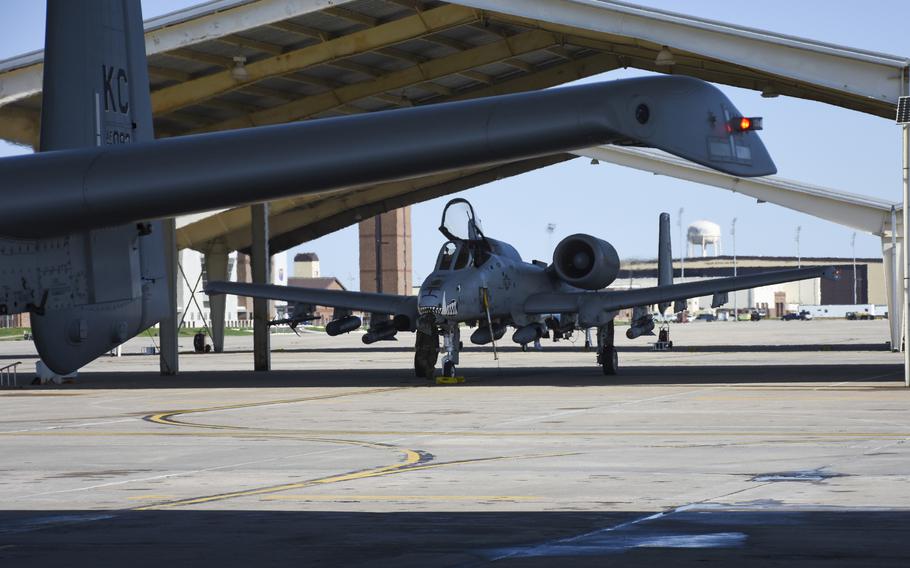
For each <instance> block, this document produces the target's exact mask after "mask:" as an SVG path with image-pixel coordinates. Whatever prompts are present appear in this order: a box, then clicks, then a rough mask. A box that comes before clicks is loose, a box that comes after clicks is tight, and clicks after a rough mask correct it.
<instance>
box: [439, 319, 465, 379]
mask: <svg viewBox="0 0 910 568" xmlns="http://www.w3.org/2000/svg"><path fill="white" fill-rule="evenodd" d="M460 348H461V332H460V331H459V329H458V324H457V323H456V324H453V325H450V326H448V327H447V328H446V329H445V331H444V332H443V335H442V349H443V355H442V374H443V375H444V376H446V377H454V376H455V366H456V365H458V351H459V349H460Z"/></svg>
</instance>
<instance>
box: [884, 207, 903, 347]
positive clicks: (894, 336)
mask: <svg viewBox="0 0 910 568" xmlns="http://www.w3.org/2000/svg"><path fill="white" fill-rule="evenodd" d="M895 225H896V223H895ZM892 226H894V225H892ZM902 250H903V239H900V238H892V234H891V231H889V232H888V233H886V234H885V235H883V236H882V261H883V263H884V268H885V291H886V293H887V295H888V328H889V331H890V336H891V351H894V352H897V351H900V350H901V339H902V336H901V334H902V332H903V328H902V326H901V323H902V322H903V311H904V310H903V302H902V301H901V295H902V293H903V285H904V266H903V263H902V262H901V259H902V258H903V256H902V255H901V251H902Z"/></svg>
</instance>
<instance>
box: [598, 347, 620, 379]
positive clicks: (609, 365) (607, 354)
mask: <svg viewBox="0 0 910 568" xmlns="http://www.w3.org/2000/svg"><path fill="white" fill-rule="evenodd" d="M601 360H602V362H603V363H602V366H603V370H604V374H605V375H615V374H616V372H617V371H618V370H619V356H618V355H617V354H616V349H608V350H606V351H604V354H603V355H602V356H601Z"/></svg>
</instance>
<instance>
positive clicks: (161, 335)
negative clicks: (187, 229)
mask: <svg viewBox="0 0 910 568" xmlns="http://www.w3.org/2000/svg"><path fill="white" fill-rule="evenodd" d="M161 227H162V229H163V230H164V258H165V265H166V266H167V270H166V272H167V275H166V278H167V295H168V301H167V303H168V306H170V317H167V318H165V319H163V320H161V321H160V322H159V323H158V339H159V341H160V348H159V355H158V364H159V368H160V369H161V374H162V375H166V376H168V375H176V374H177V371H179V370H180V365H179V360H178V356H177V350H178V346H177V222H176V220H175V219H165V220H164V221H162V223H161Z"/></svg>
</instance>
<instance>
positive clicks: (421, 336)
mask: <svg viewBox="0 0 910 568" xmlns="http://www.w3.org/2000/svg"><path fill="white" fill-rule="evenodd" d="M438 358H439V336H438V335H435V334H434V335H430V334H428V333H423V332H421V331H418V332H417V338H416V341H415V344H414V374H415V375H417V377H423V378H424V379H427V380H428V381H432V380H433V375H434V372H435V371H436V360H437V359H438Z"/></svg>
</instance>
